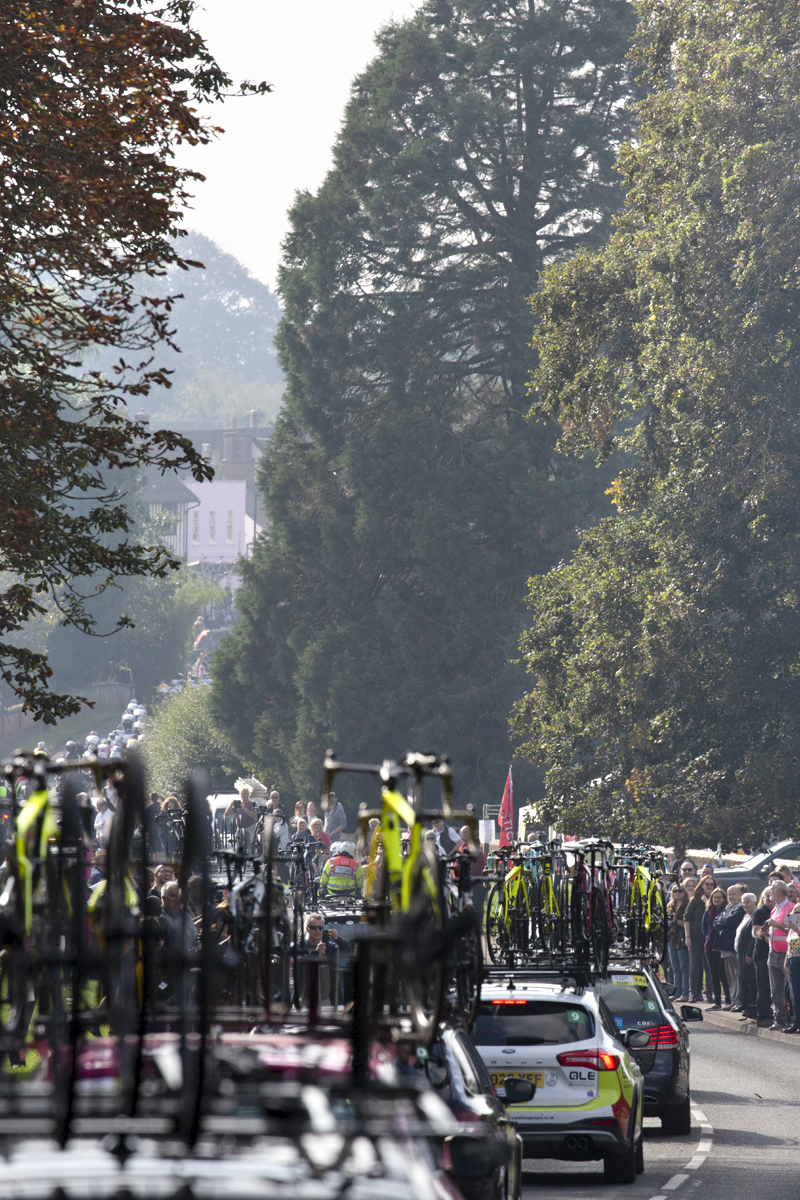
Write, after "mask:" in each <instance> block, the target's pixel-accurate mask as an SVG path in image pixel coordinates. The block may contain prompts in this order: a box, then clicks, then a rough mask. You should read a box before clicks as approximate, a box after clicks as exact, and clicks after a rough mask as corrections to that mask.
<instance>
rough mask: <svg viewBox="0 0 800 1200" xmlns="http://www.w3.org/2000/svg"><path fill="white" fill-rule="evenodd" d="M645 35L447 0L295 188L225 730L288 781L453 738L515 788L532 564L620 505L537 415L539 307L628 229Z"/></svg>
mask: <svg viewBox="0 0 800 1200" xmlns="http://www.w3.org/2000/svg"><path fill="white" fill-rule="evenodd" d="M631 32H632V13H631V9H630V7H629V6H628V5H627V4H626V3H623V2H620V0H590V2H585V3H584V2H581V3H573V2H570V3H566V4H563V3H555V2H550V0H548V2H547V3H537V4H534V3H532V0H496V2H494V3H486V0H481V2H480V3H478V2H476V0H458V2H455V3H443V2H441V0H429V2H428V3H425V4H423V5H422V7H421V9H420V11H419V12H418V14H417V15H416V16H415V17H414V18H413V19H411V20H409V21H406V22H404V23H402V24H396V25H392V26H390V27H388V28H387V29H386V30H385V31H384V32H383V33H382V34H381V35H380V36H379V38H378V55H377V57H376V58H375V60H374V62H373V63H372V64H371V65H370V66H369V67H368V68H367V70H366V71H365V72H364V73H363V74H362V75H361V76H359V77H358V78H357V79H356V81H355V83H354V85H353V89H352V97H351V100H350V103H349V105H348V107H347V110H346V113H345V119H344V123H343V127H342V132H341V135H340V137H339V139H338V141H337V143H336V146H335V149H334V166H333V169H332V170H331V172H330V173H329V175H328V177H327V178H326V180H325V181H324V183H323V185H322V187H321V188H320V189H319V191H318V192H317V193H316V194H315V195H310V194H308V193H304V194H302V195H300V196H299V197H298V199H297V202H296V204H295V206H294V208H293V210H292V213H291V232H290V234H289V237H288V238H287V241H286V249H285V258H284V262H283V266H282V268H281V273H280V291H281V294H282V297H283V300H284V304H285V316H284V320H283V322H282V325H281V328H280V331H279V335H278V346H279V353H280V361H281V365H282V366H283V369H284V373H285V375H286V380H287V395H286V401H285V408H284V411H283V413H282V415H281V417H280V418H279V420H278V422H277V427H276V432H275V436H274V438H273V440H272V442H271V445H270V447H269V448H268V451H267V454H266V455H265V457H264V460H262V463H263V466H262V473H261V485H262V487H263V489H264V493H265V498H266V507H267V513H268V517H269V521H270V530H269V533H268V535H267V536H266V537H264V538H263V539H262V540H261V541H260V542H259V544H258V545H257V546H256V549H255V553H254V555H253V560H252V562H251V563H247V564H245V565H244V566H243V578H244V582H243V585H242V587H241V589H240V591H239V593H238V594H237V606H238V608H239V610H240V612H241V613H242V619H241V621H240V622H239V624H238V625H237V626H236V627H235V629H234V631H233V632H232V634H230V635H229V636H228V638H226V639H225V640H224V641H223V644H222V647H221V648H220V650H219V651H218V652H217V655H216V656H215V659H214V669H213V674H214V693H213V694H214V710H215V713H216V716H217V719H218V721H219V722H220V724H221V726H222V727H223V728H225V729H226V730H227V731H228V732H229V734H230V736H231V738H232V740H233V742H234V744H235V746H236V748H237V750H238V752H239V753H240V754H241V755H242V756H243V757H244V758H247V759H248V760H250V761H254V762H259V763H261V764H262V765H263V768H264V770H265V771H266V772H267V774H269V775H270V777H272V778H275V779H277V780H280V781H281V783H282V785H283V786H284V788H288V789H290V790H291V789H296V790H297V791H301V792H306V791H308V790H309V789H311V788H312V787H315V786H316V784H317V782H318V775H319V763H320V762H321V755H322V753H323V751H324V749H325V747H326V745H333V746H335V747H337V748H338V749H339V751H340V752H341V753H343V754H344V753H346V754H347V756H348V757H353V756H363V757H366V758H374V756H375V755H379V756H383V755H384V754H385V753H386V752H387V751H388V750H390V749H393V750H395V751H397V752H402V751H403V750H405V749H406V748H407V747H408V746H420V747H423V748H426V749H427V748H435V749H437V750H440V751H447V752H449V753H450V754H451V755H452V756H453V759H454V762H455V766H456V770H457V771H458V772H459V778H460V779H461V781H462V790H461V796H462V799H471V800H473V801H476V802H479V801H481V800H485V799H487V798H489V797H493V796H494V795H495V793H497V794H499V792H500V791H501V789H502V782H503V779H504V778H505V774H506V772H507V770H508V762H509V757H510V752H511V747H510V742H509V737H508V731H507V728H506V724H505V713H506V712H507V711H508V706H509V705H510V703H511V700H512V699H513V698H514V696H515V695H519V694H520V689H521V683H522V679H521V675H520V673H519V671H518V669H517V668H514V667H512V666H510V665H509V663H508V659H509V657H510V656H511V654H512V653H513V650H514V645H515V639H516V637H517V635H518V632H519V629H520V623H521V619H522V615H523V606H522V600H521V598H522V595H523V592H524V586H525V580H526V578H527V577H528V576H529V575H530V574H531V573H532V572H536V571H541V570H544V569H546V567H547V566H549V565H550V564H552V563H553V562H555V561H557V557H558V555H559V554H561V553H563V552H564V551H565V550H566V548H567V546H568V545H569V544H570V541H571V537H572V531H573V529H574V527H575V526H576V525H577V524H578V523H580V522H584V523H585V522H587V521H589V520H590V519H591V512H592V506H593V505H594V504H596V503H597V495H596V493H597V478H598V477H597V475H596V474H595V475H594V476H593V475H592V474H591V472H590V471H589V470H588V469H587V468H586V467H584V466H582V465H581V464H574V463H567V462H565V461H564V460H560V459H558V457H557V456H556V455H555V454H554V442H555V437H554V433H553V429H552V427H551V426H549V425H547V424H542V425H540V426H538V427H534V426H532V425H530V424H528V423H527V422H526V421H525V419H524V416H525V412H526V410H527V408H528V403H529V401H528V399H527V397H526V387H527V377H528V374H529V371H530V369H531V366H532V364H533V357H532V352H531V351H530V348H529V346H528V343H529V340H530V318H529V314H528V311H527V308H526V297H527V296H528V295H529V294H530V292H531V291H532V290H533V289H534V288H535V287H536V285H537V279H538V274H539V271H540V270H541V268H542V266H543V265H544V263H545V262H546V261H547V260H548V259H551V258H553V257H558V256H560V255H562V254H564V253H566V252H568V251H570V250H573V249H574V248H576V247H578V246H581V245H599V244H601V243H602V241H603V239H604V238H605V237H606V235H607V231H608V228H609V221H610V215H611V213H612V211H613V210H614V208H615V206H616V204H617V200H618V189H617V184H616V181H615V177H614V174H613V170H612V165H613V159H614V154H615V147H616V146H617V145H618V144H619V143H620V142H621V140H622V139H623V138H624V137H625V136H627V133H628V131H629V123H628V112H627V108H626V104H627V101H628V99H629V97H630V95H631V91H632V83H631V78H630V68H629V66H628V65H627V63H626V59H625V55H626V52H627V49H628V45H629V38H630V35H631ZM520 786H523V785H522V783H521V784H520Z"/></svg>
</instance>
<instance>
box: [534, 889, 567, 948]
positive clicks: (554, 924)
mask: <svg viewBox="0 0 800 1200" xmlns="http://www.w3.org/2000/svg"><path fill="white" fill-rule="evenodd" d="M561 924H562V921H561V912H560V909H559V904H558V900H557V898H556V892H555V888H554V887H553V880H552V878H551V877H550V876H549V875H543V876H542V879H541V882H540V884H539V912H538V925H539V942H540V944H541V947H542V950H544V952H545V954H555V953H556V951H557V950H559V949H560V948H561V944H562V934H561Z"/></svg>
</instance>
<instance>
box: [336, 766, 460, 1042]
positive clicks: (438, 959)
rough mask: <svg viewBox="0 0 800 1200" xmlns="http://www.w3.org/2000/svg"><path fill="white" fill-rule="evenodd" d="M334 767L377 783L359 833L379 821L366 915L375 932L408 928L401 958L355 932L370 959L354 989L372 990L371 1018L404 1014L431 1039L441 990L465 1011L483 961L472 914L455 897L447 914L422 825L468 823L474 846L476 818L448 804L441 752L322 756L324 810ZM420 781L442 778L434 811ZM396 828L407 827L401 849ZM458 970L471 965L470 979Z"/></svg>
mask: <svg viewBox="0 0 800 1200" xmlns="http://www.w3.org/2000/svg"><path fill="white" fill-rule="evenodd" d="M341 772H355V773H358V774H367V775H372V776H374V777H375V778H377V779H378V780H380V785H381V790H380V800H381V806H380V808H377V809H368V810H366V811H364V812H362V813H361V814H360V828H361V836H362V838H363V839H364V840H365V841H366V838H367V832H368V828H369V822H370V820H372V819H373V818H375V819H377V821H378V825H377V828H376V830H375V833H374V835H373V837H372V840H371V842H370V844H369V846H368V855H369V857H368V863H367V870H366V879H365V885H364V913H365V917H366V921H367V923H368V925H369V926H371V927H372V930H373V931H374V933H376V934H380V933H381V932H382V931H388V930H390V929H391V928H392V927H393V926H397V925H399V926H401V927H402V928H403V929H404V930H405V931H407V932H410V935H411V936H409V937H404V938H403V939H401V941H402V944H404V945H405V947H406V949H405V953H404V955H403V956H402V958H398V957H397V955H393V954H392V953H391V952H390V951H389V943H384V944H383V945H381V942H380V938H379V937H375V938H373V939H372V940H371V941H370V940H369V939H367V938H364V937H362V939H361V941H360V944H359V956H360V957H361V959H362V962H363V959H364V958H365V957H366V958H369V960H370V964H371V965H370V968H369V970H368V971H367V972H365V971H364V970H363V968H362V969H361V970H358V968H357V972H356V973H357V976H358V978H359V986H360V987H367V988H368V989H369V994H370V1004H369V1006H368V1008H369V1010H370V1012H371V1014H372V1019H374V1020H376V1021H378V1022H380V1021H381V1020H384V1019H387V1018H388V1019H390V1020H391V1019H395V1018H397V1017H398V1016H399V1015H401V1014H402V1013H404V1012H407V1014H408V1017H409V1019H410V1022H411V1026H412V1029H413V1030H414V1032H415V1033H416V1034H417V1035H418V1036H419V1037H421V1038H423V1039H427V1040H432V1038H433V1037H434V1035H435V1032H436V1029H437V1027H438V1025H439V1021H440V1019H441V1015H442V1008H443V1005H444V1001H445V995H446V994H447V995H448V996H452V1001H451V1004H452V1006H453V1007H454V1008H457V1009H458V1010H459V1012H460V1015H461V1017H462V1019H466V1018H467V1016H468V1015H469V1012H471V1011H472V1008H473V1005H474V1003H475V1000H474V996H475V992H476V990H477V989H479V987H480V962H479V959H477V958H476V956H475V954H474V952H470V950H469V945H472V946H473V948H474V939H473V935H472V934H471V933H470V930H472V929H473V928H474V925H475V918H474V911H471V906H467V905H463V904H462V905H461V911H460V912H458V913H457V915H455V916H450V915H449V914H448V909H447V903H446V901H445V896H444V888H443V870H442V864H441V860H440V859H439V856H438V853H437V850H436V846H435V845H434V844H433V843H431V842H429V841H426V840H423V837H422V832H423V830H424V828H425V826H426V824H427V823H428V822H432V821H434V820H437V819H439V818H458V819H459V820H460V821H462V822H463V823H464V824H465V825H467V826H468V827H469V829H470V833H471V838H472V842H473V846H477V843H476V837H477V822H476V820H475V818H474V817H473V815H472V814H471V813H467V812H455V811H454V810H453V809H452V789H453V778H452V772H451V769H450V763H449V761H448V759H447V758H439V757H437V756H436V755H433V754H418V753H414V752H411V751H409V752H408V753H407V754H405V755H404V756H403V757H402V758H401V759H399V760H393V759H386V760H384V762H383V763H380V764H375V765H373V764H367V763H346V762H340V761H339V760H338V759H337V758H336V757H335V755H334V754H333V752H332V751H329V752H328V753H327V755H326V757H325V774H324V780H323V791H322V808H323V811H326V810H327V804H328V795H329V793H330V792H331V791H332V790H333V784H334V780H335V778H336V776H337V774H339V773H341ZM426 779H434V780H437V781H438V782H439V784H440V788H441V808H439V809H435V810H434V809H426V808H424V807H423V799H424V784H425V780H426ZM401 780H406V781H407V791H408V796H407V797H406V796H403V795H402V794H401V793H400V791H399V790H398V785H399V783H400V781H401ZM402 825H405V826H407V829H408V844H407V849H406V852H405V854H404V849H403V837H402V832H401V827H402ZM460 886H461V887H463V888H464V890H465V891H466V890H467V889H468V888H469V887H471V879H470V877H469V876H466V877H462V881H461V884H460ZM458 939H462V946H464V947H465V948H464V951H463V954H462V952H461V950H458V951H457V952H456V953H455V956H453V955H451V956H449V957H448V954H447V950H448V947H449V946H450V945H451V944H452V943H453V942H454V941H456V942H457V941H458ZM415 948H416V949H415ZM454 958H455V961H454ZM467 964H469V967H467ZM462 968H466V969H469V970H471V971H472V976H471V978H470V982H469V984H467V982H466V980H465V978H464V975H463V972H462ZM454 971H455V974H456V979H455V981H453V978H452V977H453V972H454ZM451 985H452V986H451ZM459 997H462V998H463V1009H464V1010H465V1011H461V1009H462V1004H461V1002H460V1000H459Z"/></svg>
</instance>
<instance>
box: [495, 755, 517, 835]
mask: <svg viewBox="0 0 800 1200" xmlns="http://www.w3.org/2000/svg"><path fill="white" fill-rule="evenodd" d="M498 824H499V826H500V842H499V844H500V845H501V846H510V845H511V843H512V842H513V841H514V784H513V781H512V779H511V767H509V768H508V779H507V780H506V787H505V791H504V792H503V802H502V804H501V805H500V816H499V818H498Z"/></svg>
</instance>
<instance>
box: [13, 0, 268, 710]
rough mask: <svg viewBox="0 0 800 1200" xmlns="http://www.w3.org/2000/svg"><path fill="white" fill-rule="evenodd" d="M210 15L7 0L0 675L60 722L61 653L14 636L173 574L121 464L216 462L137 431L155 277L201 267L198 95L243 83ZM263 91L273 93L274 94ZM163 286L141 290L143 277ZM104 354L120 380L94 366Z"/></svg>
mask: <svg viewBox="0 0 800 1200" xmlns="http://www.w3.org/2000/svg"><path fill="white" fill-rule="evenodd" d="M192 7H193V6H192V5H191V4H190V3H185V2H183V0H175V2H171V0H169V2H165V3H163V4H162V5H160V6H159V5H158V4H155V5H153V4H150V3H145V2H144V0H104V2H103V3H99V2H95V0H85V2H79V3H72V2H71V0H70V2H67V0H47V2H45V3H40V4H35V5H32V4H29V3H26V2H24V0H8V3H5V4H4V5H3V7H2V13H0V84H1V85H2V104H0V161H1V163H2V167H1V169H2V183H3V186H2V190H1V193H0V446H2V466H0V481H1V482H2V487H0V571H2V572H4V573H10V575H11V576H12V577H13V582H12V583H11V584H10V586H8V587H6V588H5V589H4V590H3V591H2V593H0V675H2V677H3V678H4V679H5V680H6V681H7V682H8V683H9V684H11V686H12V687H13V688H14V690H15V692H16V694H17V695H18V696H20V697H21V698H22V699H23V700H24V701H25V704H26V706H28V707H30V708H33V709H34V710H35V712H36V714H37V716H39V717H44V719H45V720H48V719H53V718H54V717H55V716H61V715H65V714H67V713H70V712H75V711H77V707H78V706H77V702H76V700H75V698H74V697H70V696H69V695H66V694H64V695H58V694H54V693H53V692H52V691H51V690H50V689H49V686H48V679H49V669H48V666H47V661H46V658H45V657H44V656H43V655H42V654H40V653H36V652H34V651H32V650H30V649H27V648H25V647H24V646H20V645H15V644H13V642H14V641H15V640H16V639H15V638H13V637H12V638H11V639H9V636H8V635H13V634H16V633H19V631H20V630H21V629H22V628H24V624H25V622H26V620H27V619H28V617H29V616H30V615H31V614H33V613H35V612H37V610H38V609H39V608H40V607H41V605H40V600H41V599H43V598H46V597H47V596H48V595H49V597H50V598H51V600H52V601H53V602H54V603H56V604H57V605H59V606H60V610H61V614H62V616H63V617H64V618H65V619H67V620H69V621H71V622H73V623H74V624H75V626H76V627H77V628H81V629H84V630H90V629H91V628H92V619H91V616H90V614H89V613H88V612H87V609H86V607H85V604H84V600H83V597H82V595H81V593H80V592H79V591H78V590H77V589H76V588H74V587H73V586H72V582H71V581H72V580H73V579H76V578H79V577H85V576H86V575H89V574H93V575H94V576H95V578H96V579H99V580H100V581H101V583H107V582H110V581H111V580H113V579H114V578H117V577H126V576H139V575H153V576H156V577H159V576H163V575H165V574H166V573H167V572H168V571H169V570H170V568H171V567H172V566H174V565H176V564H174V563H173V562H172V560H171V559H170V558H169V555H168V554H167V553H166V552H165V551H164V550H163V548H162V547H159V546H157V545H142V544H138V543H136V542H135V541H134V540H132V539H131V538H130V536H128V535H129V534H130V531H131V526H132V520H133V518H132V516H131V514H130V511H129V509H128V506H127V504H126V501H125V497H124V496H123V495H122V494H121V492H120V490H119V489H118V487H117V486H116V485H117V482H118V479H119V474H118V468H124V467H137V468H141V467H144V466H145V465H148V464H151V465H152V464H154V465H156V466H158V467H159V468H160V469H167V468H168V467H172V466H180V467H184V468H187V467H188V468H190V469H191V470H192V472H193V474H194V476H195V478H197V479H203V478H207V477H208V475H209V468H208V465H207V464H206V463H205V462H204V461H203V460H202V459H201V458H200V457H199V456H198V454H197V453H196V452H195V450H194V449H193V447H192V445H191V443H189V442H188V441H187V440H185V439H183V438H181V437H179V436H177V435H176V434H175V433H172V432H169V431H167V430H164V429H150V428H148V427H147V426H146V425H144V424H141V423H139V422H137V421H135V420H132V419H129V416H128V410H127V408H126V402H129V403H130V404H131V406H132V407H138V406H139V405H140V404H141V398H142V397H144V396H145V395H146V394H147V392H148V391H149V389H150V387H151V386H152V385H153V384H156V383H161V382H163V381H164V379H165V376H164V374H163V371H162V369H161V368H160V367H159V366H158V364H156V363H154V361H153V352H154V349H155V348H156V347H157V346H159V345H161V344H166V343H168V342H169V340H170V330H171V319H172V318H171V311H170V310H171V307H172V301H171V299H170V298H169V297H164V296H163V295H160V294H159V289H158V287H157V286H156V282H155V281H156V279H157V277H159V276H162V275H163V274H164V272H165V271H166V270H167V269H168V268H169V267H171V266H177V267H178V268H185V269H186V270H188V269H189V266H190V263H189V261H188V260H186V259H185V258H182V256H181V254H180V253H179V250H178V243H176V241H175V239H176V237H178V235H179V233H180V219H181V212H182V209H183V208H184V206H185V204H186V201H187V198H188V192H187V187H188V185H189V184H190V182H191V181H192V180H193V179H197V178H200V177H199V176H198V175H197V174H196V173H195V172H192V171H189V170H187V169H185V168H182V167H180V166H178V165H176V162H175V157H174V155H175V149H176V147H177V146H179V145H180V144H181V143H184V142H188V143H192V144H195V143H203V142H207V141H208V140H209V138H210V137H211V136H212V133H213V130H212V128H211V127H210V126H209V125H208V124H207V123H206V122H204V121H203V120H201V118H200V117H199V116H198V114H197V111H196V102H197V100H200V99H209V98H211V99H213V98H218V97H219V96H220V95H221V94H222V93H223V92H224V91H225V89H226V88H227V87H228V86H229V84H230V80H229V79H228V78H227V76H225V75H224V74H223V73H222V71H221V70H220V68H219V67H218V66H217V64H216V63H215V62H214V60H213V58H212V57H211V56H210V54H209V53H208V51H207V49H206V47H205V45H204V43H203V41H202V39H201V37H200V36H199V34H197V33H196V32H194V31H193V30H192V29H191V27H190V20H191V11H192ZM256 90H259V89H256ZM142 277H145V278H148V279H151V280H153V282H154V287H153V292H152V294H150V295H146V294H141V292H140V291H137V290H136V286H135V282H136V281H137V280H140V279H141V278H142ZM93 347H101V348H102V347H113V348H114V349H115V351H116V353H117V355H118V357H117V361H116V365H115V367H114V369H113V370H112V371H111V372H110V374H108V375H104V374H101V373H100V372H99V371H96V370H86V371H82V370H81V365H80V364H81V362H82V360H84V358H85V357H86V354H87V352H88V351H89V350H90V349H91V348H93Z"/></svg>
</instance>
